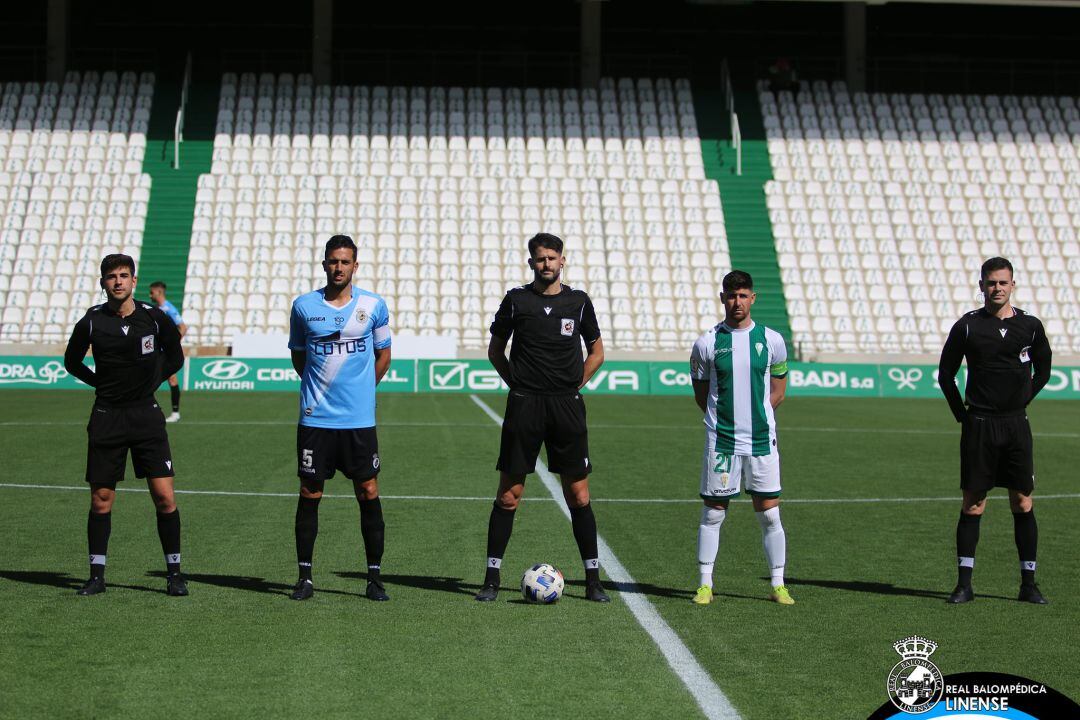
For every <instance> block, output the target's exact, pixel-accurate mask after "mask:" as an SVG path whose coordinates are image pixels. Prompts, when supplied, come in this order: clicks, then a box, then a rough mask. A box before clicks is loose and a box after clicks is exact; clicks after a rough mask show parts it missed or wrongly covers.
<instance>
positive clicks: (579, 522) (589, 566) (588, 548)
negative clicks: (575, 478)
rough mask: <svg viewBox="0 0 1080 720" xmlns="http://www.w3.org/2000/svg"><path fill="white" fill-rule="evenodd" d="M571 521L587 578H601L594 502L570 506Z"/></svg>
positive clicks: (597, 579)
mask: <svg viewBox="0 0 1080 720" xmlns="http://www.w3.org/2000/svg"><path fill="white" fill-rule="evenodd" d="M570 522H571V524H572V525H573V526H574V540H577V547H578V552H579V553H581V561H582V562H583V563H585V580H586V581H587V582H590V581H599V580H600V562H599V560H598V559H597V558H598V556H599V555H600V553H599V552H597V549H596V516H595V515H593V511H592V503H589V504H588V505H584V506H583V507H579V508H576V507H572V508H570Z"/></svg>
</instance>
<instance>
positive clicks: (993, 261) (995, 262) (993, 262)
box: [979, 257, 1014, 280]
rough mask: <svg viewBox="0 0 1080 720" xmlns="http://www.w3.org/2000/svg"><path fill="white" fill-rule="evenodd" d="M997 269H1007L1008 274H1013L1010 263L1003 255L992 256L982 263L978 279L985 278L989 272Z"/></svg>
mask: <svg viewBox="0 0 1080 720" xmlns="http://www.w3.org/2000/svg"><path fill="white" fill-rule="evenodd" d="M998 270H1008V271H1009V275H1013V274H1014V273H1013V266H1012V263H1011V262H1009V261H1008V260H1006V259H1005V258H1003V257H992V258H990V259H989V260H987V261H986V262H984V263H983V264H982V270H981V271H980V272H979V279H980V280H985V279H986V278H987V277H988V276H989V275H990V273H992V272H996V271H998Z"/></svg>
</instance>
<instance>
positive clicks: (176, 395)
mask: <svg viewBox="0 0 1080 720" xmlns="http://www.w3.org/2000/svg"><path fill="white" fill-rule="evenodd" d="M169 398H170V399H171V400H172V411H173V412H174V413H178V412H180V386H179V385H170V386H169Z"/></svg>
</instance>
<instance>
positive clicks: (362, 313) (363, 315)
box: [356, 308, 368, 325]
mask: <svg viewBox="0 0 1080 720" xmlns="http://www.w3.org/2000/svg"><path fill="white" fill-rule="evenodd" d="M367 319H368V314H367V310H365V309H364V308H357V309H356V322H358V323H360V324H361V325H363V324H364V323H366V322H367Z"/></svg>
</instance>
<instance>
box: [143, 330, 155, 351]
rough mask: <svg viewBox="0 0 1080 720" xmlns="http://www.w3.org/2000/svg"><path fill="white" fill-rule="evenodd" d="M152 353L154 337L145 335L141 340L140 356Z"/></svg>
mask: <svg viewBox="0 0 1080 720" xmlns="http://www.w3.org/2000/svg"><path fill="white" fill-rule="evenodd" d="M152 352H154V336H153V335H147V336H146V337H144V338H143V339H142V354H143V355H149V354H150V353H152Z"/></svg>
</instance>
